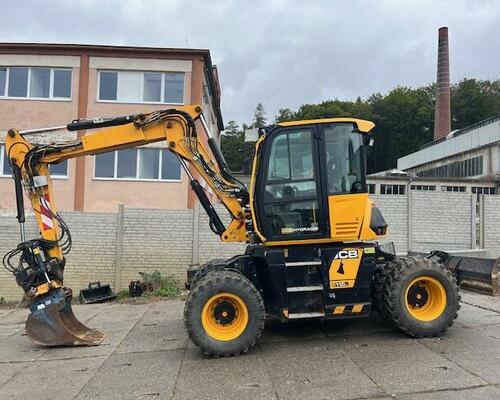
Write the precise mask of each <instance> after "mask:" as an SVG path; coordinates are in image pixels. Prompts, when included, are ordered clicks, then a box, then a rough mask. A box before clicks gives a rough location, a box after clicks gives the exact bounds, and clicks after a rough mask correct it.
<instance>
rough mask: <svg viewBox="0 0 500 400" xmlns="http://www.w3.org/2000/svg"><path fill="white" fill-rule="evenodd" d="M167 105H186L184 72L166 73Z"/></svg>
mask: <svg viewBox="0 0 500 400" xmlns="http://www.w3.org/2000/svg"><path fill="white" fill-rule="evenodd" d="M165 103H174V104H181V103H184V72H166V73H165Z"/></svg>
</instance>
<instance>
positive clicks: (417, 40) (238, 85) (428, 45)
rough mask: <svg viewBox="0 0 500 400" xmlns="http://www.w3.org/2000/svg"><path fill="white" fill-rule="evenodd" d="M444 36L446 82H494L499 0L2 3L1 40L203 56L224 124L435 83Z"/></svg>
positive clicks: (498, 69) (499, 69)
mask: <svg viewBox="0 0 500 400" xmlns="http://www.w3.org/2000/svg"><path fill="white" fill-rule="evenodd" d="M443 25H445V26H448V27H449V29H450V53H451V54H450V61H451V79H452V82H457V81H458V80H460V79H461V78H463V77H474V78H481V79H499V78H500V1H497V0H469V1H467V0H440V1H437V0H436V1H431V0H427V1H426V0H422V1H409V0H399V1H396V0H377V1H375V0H373V1H371V0H364V1H363V0H359V1H356V0H350V1H348V0H345V1H341V0H336V1H334V0H318V1H314V0H310V1H304V0H302V1H298V0H297V1H294V0H288V1H285V0H267V1H265V0H262V1H261V0H259V1H251V0H241V1H229V0H224V1H222V0H221V1H217V0H206V1H199V0H190V1H181V0H142V1H141V0H115V1H105V0H47V1H40V0H31V1H23V0H18V1H5V2H3V4H2V29H1V31H0V41H9V42H13V41H22V42H59V43H61V42H62V43H89V44H115V45H134V46H158V47H191V48H208V49H210V51H211V54H212V59H213V62H214V63H215V64H217V66H218V68H219V74H220V79H221V85H222V113H223V117H224V120H225V122H227V121H229V120H231V119H234V120H237V121H238V122H243V121H247V122H250V120H251V117H252V112H253V109H254V108H255V105H256V104H257V103H258V102H262V103H263V104H264V107H265V109H266V110H267V112H268V116H269V120H270V121H269V122H272V120H273V118H274V115H275V113H276V111H277V110H278V109H279V108H282V107H289V108H292V109H296V108H297V107H298V106H300V105H301V104H303V103H311V102H319V101H322V100H327V99H335V98H338V99H355V98H356V97H357V96H358V95H359V96H361V97H366V96H368V95H370V94H371V93H373V92H377V91H380V92H386V91H388V90H390V89H391V88H393V87H395V86H397V85H406V86H413V87H416V86H419V85H425V84H427V83H430V82H432V81H433V80H434V79H435V74H436V54H437V29H438V28H439V27H440V26H443Z"/></svg>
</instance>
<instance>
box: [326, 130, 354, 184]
mask: <svg viewBox="0 0 500 400" xmlns="http://www.w3.org/2000/svg"><path fill="white" fill-rule="evenodd" d="M323 130H324V134H325V149H326V170H327V174H328V175H327V177H328V193H329V194H336V193H352V192H360V191H363V190H364V188H363V186H362V182H363V181H364V178H363V175H364V173H363V168H364V167H363V153H362V148H363V137H362V135H361V134H360V133H358V132H356V131H353V125H352V124H343V123H341V124H339V123H337V124H331V125H326V126H324V127H323Z"/></svg>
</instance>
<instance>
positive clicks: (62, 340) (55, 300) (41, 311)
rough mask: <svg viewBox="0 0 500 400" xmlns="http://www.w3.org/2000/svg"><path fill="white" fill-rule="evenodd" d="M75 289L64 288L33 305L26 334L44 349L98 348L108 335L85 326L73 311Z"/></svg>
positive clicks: (27, 322) (41, 298)
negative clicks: (72, 299) (57, 347)
mask: <svg viewBox="0 0 500 400" xmlns="http://www.w3.org/2000/svg"><path fill="white" fill-rule="evenodd" d="M71 298H72V292H71V289H67V288H60V289H57V290H54V291H52V292H50V293H48V294H47V295H44V296H41V297H40V298H39V299H38V300H36V301H34V302H33V303H31V304H30V306H29V309H30V311H31V314H30V315H29V316H28V320H27V321H26V334H27V335H28V337H29V338H30V339H31V340H33V341H34V342H35V343H37V344H39V345H42V346H97V345H99V344H100V343H101V342H102V341H103V339H104V334H103V333H102V332H99V331H97V330H95V329H89V328H87V327H86V326H85V325H83V324H82V323H81V322H80V321H78V319H77V318H76V317H75V315H74V314H73V311H72V309H71Z"/></svg>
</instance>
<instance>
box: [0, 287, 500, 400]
mask: <svg viewBox="0 0 500 400" xmlns="http://www.w3.org/2000/svg"><path fill="white" fill-rule="evenodd" d="M463 300H464V304H463V305H462V310H461V312H460V316H459V319H458V320H457V323H456V324H455V325H454V326H453V327H452V328H451V329H450V330H449V331H448V332H447V333H446V335H445V336H444V337H442V338H440V339H424V340H415V339H410V338H408V337H406V336H404V335H402V334H399V333H395V332H392V331H390V330H388V329H387V328H386V327H385V326H384V325H383V324H382V323H381V322H380V321H379V320H378V319H377V317H376V316H374V317H371V318H369V319H364V320H344V321H337V322H335V323H320V322H316V323H307V324H306V323H300V324H293V325H288V326H276V325H275V326H267V327H266V331H265V334H264V336H263V338H262V339H261V341H260V342H259V344H258V346H257V347H256V348H255V349H254V350H253V351H251V352H250V353H249V354H247V355H245V356H241V357H238V358H230V359H208V358H206V357H204V356H202V354H201V353H200V352H199V351H198V349H197V348H195V347H194V346H193V345H192V344H191V343H190V342H189V341H188V339H187V337H186V334H185V332H184V328H183V325H182V307H183V303H182V302H180V301H164V302H158V303H153V304H144V305H124V304H104V305H89V306H76V307H75V313H76V314H77V316H78V317H79V318H80V319H81V320H82V321H85V322H86V323H87V324H88V325H89V326H91V327H96V328H100V329H103V330H105V331H106V333H107V335H108V336H107V339H106V340H105V342H104V343H103V344H102V345H101V346H98V347H88V348H56V349H44V348H40V347H37V346H35V345H33V344H31V343H30V342H29V340H28V338H27V337H26V336H24V335H23V323H24V321H25V318H26V315H27V313H26V311H25V310H0V399H30V398H36V399H37V400H38V399H101V398H102V399H129V398H134V399H238V400H244V399H390V398H392V399H394V398H395V399H401V400H417V399H439V400H445V399H481V400H485V399H500V298H492V297H487V296H481V295H477V294H468V293H464V295H463Z"/></svg>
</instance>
